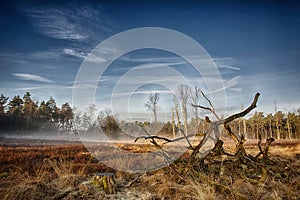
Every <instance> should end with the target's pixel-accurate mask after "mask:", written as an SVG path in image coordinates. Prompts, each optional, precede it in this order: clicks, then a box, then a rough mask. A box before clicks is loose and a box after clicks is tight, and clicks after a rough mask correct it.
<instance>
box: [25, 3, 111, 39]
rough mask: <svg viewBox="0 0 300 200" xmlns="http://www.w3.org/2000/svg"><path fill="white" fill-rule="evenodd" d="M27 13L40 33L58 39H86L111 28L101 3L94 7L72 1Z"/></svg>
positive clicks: (30, 10)
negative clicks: (64, 4)
mask: <svg viewBox="0 0 300 200" xmlns="http://www.w3.org/2000/svg"><path fill="white" fill-rule="evenodd" d="M25 14H26V15H27V16H28V18H29V19H30V21H31V22H32V24H33V26H34V27H35V28H36V30H37V31H38V32H39V33H41V34H43V35H46V36H49V37H52V38H56V39H65V40H71V41H84V40H86V39H89V40H90V39H91V37H93V36H95V34H96V33H98V34H99V32H100V33H104V32H108V31H109V30H110V28H109V26H108V24H107V23H106V22H105V21H106V20H105V18H104V14H103V10H102V8H101V7H100V6H99V5H97V6H96V7H92V6H89V5H85V4H81V3H77V2H72V4H67V5H66V6H65V7H64V6H54V5H52V6H48V7H47V8H46V7H36V8H32V9H28V10H26V11H25Z"/></svg>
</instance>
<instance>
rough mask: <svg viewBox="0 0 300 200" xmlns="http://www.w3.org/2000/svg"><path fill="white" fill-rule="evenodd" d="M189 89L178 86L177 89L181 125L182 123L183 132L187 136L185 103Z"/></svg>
mask: <svg viewBox="0 0 300 200" xmlns="http://www.w3.org/2000/svg"><path fill="white" fill-rule="evenodd" d="M190 91H191V88H190V87H189V86H188V85H179V86H178V87H177V95H178V98H179V101H180V104H181V111H182V115H183V123H184V132H185V134H188V127H187V103H188V97H189V94H190V93H191V92H190Z"/></svg>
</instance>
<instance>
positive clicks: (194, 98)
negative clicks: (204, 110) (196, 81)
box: [190, 85, 201, 133]
mask: <svg viewBox="0 0 300 200" xmlns="http://www.w3.org/2000/svg"><path fill="white" fill-rule="evenodd" d="M200 95H201V89H200V87H199V86H197V85H195V86H194V88H193V89H191V90H190V99H191V102H192V104H193V105H198V104H199V97H200ZM193 111H194V115H195V122H196V133H197V132H198V130H199V128H198V123H199V117H198V107H196V106H194V107H193Z"/></svg>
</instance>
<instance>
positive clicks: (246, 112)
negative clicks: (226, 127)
mask: <svg viewBox="0 0 300 200" xmlns="http://www.w3.org/2000/svg"><path fill="white" fill-rule="evenodd" d="M259 95H260V93H258V92H257V93H256V94H255V97H254V99H253V102H252V103H251V105H250V106H249V107H248V108H247V109H246V110H244V111H242V112H240V113H237V114H234V115H231V116H229V117H227V118H226V119H225V120H224V124H227V123H229V122H231V121H233V120H235V119H237V118H240V117H244V116H245V115H247V114H248V113H249V112H250V111H251V110H253V109H254V108H256V103H257V100H258V98H259Z"/></svg>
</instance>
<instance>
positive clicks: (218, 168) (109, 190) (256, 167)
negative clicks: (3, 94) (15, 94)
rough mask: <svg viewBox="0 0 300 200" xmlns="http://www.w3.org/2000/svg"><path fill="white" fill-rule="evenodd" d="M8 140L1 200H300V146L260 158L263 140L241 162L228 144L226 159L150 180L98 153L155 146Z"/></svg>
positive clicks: (214, 156)
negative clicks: (120, 168) (111, 163)
mask: <svg viewBox="0 0 300 200" xmlns="http://www.w3.org/2000/svg"><path fill="white" fill-rule="evenodd" d="M0 141H1V142H0V198H1V199H300V193H299V190H300V144H299V141H298V140H281V141H275V142H273V143H272V145H271V146H270V147H269V152H268V155H267V156H262V155H260V156H258V157H255V156H256V155H257V154H258V153H259V152H260V150H259V147H258V145H257V140H249V141H246V142H245V145H244V147H245V151H246V155H247V156H241V155H234V152H235V144H233V142H231V141H228V140H226V139H224V144H223V148H221V151H223V153H220V149H214V150H213V151H212V152H211V153H210V154H209V155H207V156H206V157H205V158H204V159H198V158H191V151H190V150H187V151H186V152H185V153H184V154H183V155H182V156H181V157H180V158H178V159H177V160H176V161H175V162H173V163H172V164H169V165H167V166H165V167H163V168H160V169H157V170H154V171H150V172H145V173H128V172H121V171H117V170H115V169H111V168H109V167H107V166H106V165H105V164H102V163H101V161H99V159H98V160H97V159H95V158H94V156H93V154H91V153H90V151H91V150H93V149H97V151H98V153H99V152H100V154H101V155H102V156H103V157H104V156H106V157H109V158H111V159H114V156H113V155H114V152H116V150H118V149H122V150H125V151H126V152H136V153H138V152H140V153H147V152H151V151H155V150H156V149H155V147H154V146H153V145H150V144H136V143H133V142H131V141H130V142H127V143H120V142H119V143H117V142H116V143H113V142H112V143H90V144H89V145H90V146H89V147H88V149H89V150H90V151H88V150H87V148H86V146H84V145H83V144H81V142H79V141H78V142H77V141H63V140H41V139H40V140H37V139H35V140H33V139H22V140H18V139H13V138H4V137H3V138H1V140H0ZM261 146H262V148H264V141H263V142H262V145H261ZM224 151H225V153H224ZM116 162H118V160H116ZM129 162H132V165H139V164H143V163H135V162H136V161H135V160H134V159H132V160H129ZM145 162H147V161H145ZM127 164H128V163H127ZM129 164H130V163H129ZM99 173H100V174H99Z"/></svg>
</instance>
